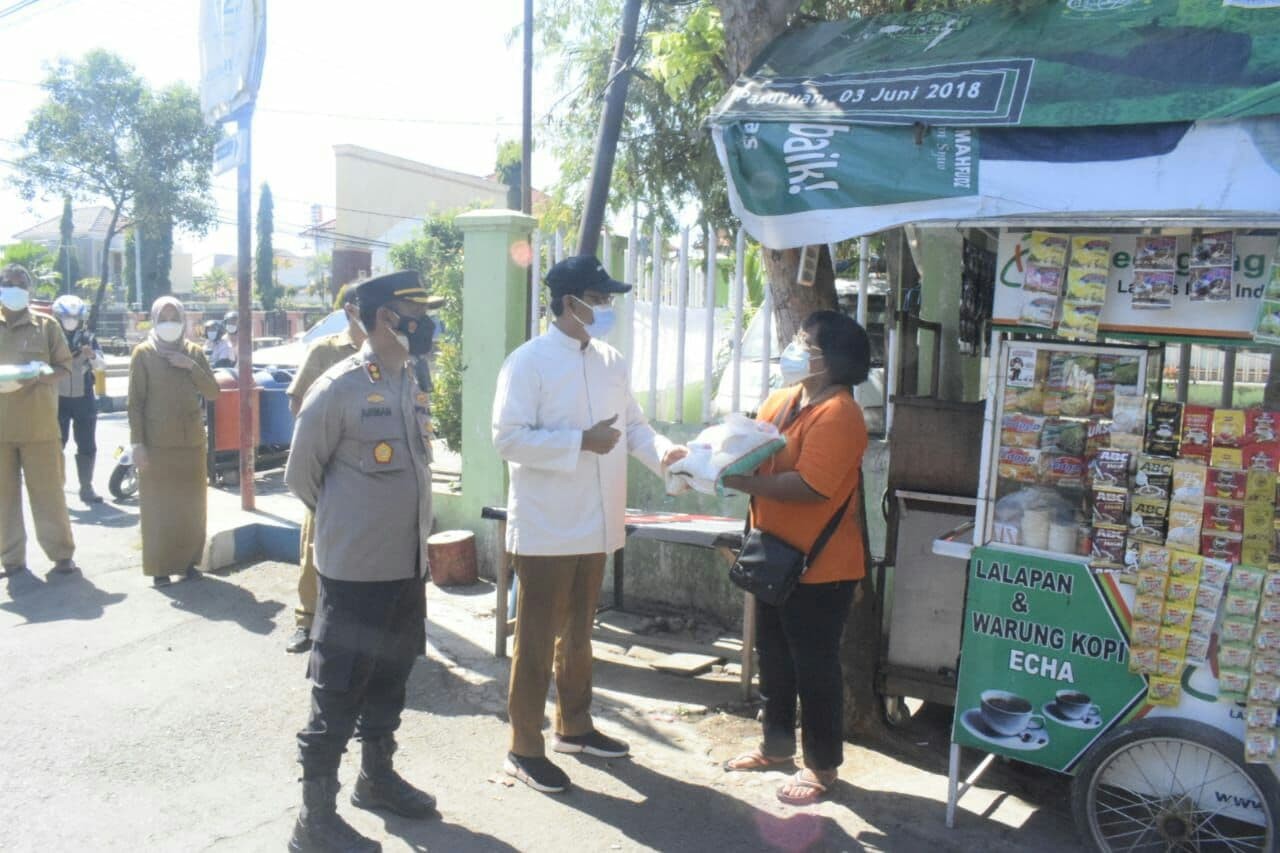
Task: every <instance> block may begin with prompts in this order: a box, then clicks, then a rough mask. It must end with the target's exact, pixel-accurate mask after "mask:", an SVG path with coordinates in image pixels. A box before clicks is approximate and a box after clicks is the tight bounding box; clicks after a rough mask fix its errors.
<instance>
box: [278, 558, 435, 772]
mask: <svg viewBox="0 0 1280 853" xmlns="http://www.w3.org/2000/svg"><path fill="white" fill-rule="evenodd" d="M319 581H320V591H319V595H318V597H317V600H316V616H315V622H314V623H313V625H312V629H311V641H312V646H311V658H310V661H309V662H308V665H307V677H308V678H309V679H310V680H311V716H310V719H309V720H308V721H307V725H306V728H304V729H303V730H302V731H300V732H298V752H299V761H301V763H302V775H303V777H304V778H308V779H312V778H319V777H323V776H334V775H336V774H337V772H338V765H339V764H340V763H341V761H342V753H343V752H345V751H346V748H347V742H348V741H350V740H351V736H352V734H353V733H355V734H356V735H357V736H358V737H359V738H360V739H361V740H373V739H377V738H380V737H385V736H386V735H390V734H392V733H393V732H395V730H396V729H397V728H399V726H400V714H401V712H403V711H404V703H405V685H406V684H407V683H408V681H409V673H410V672H411V671H412V670H413V664H414V661H415V660H417V658H418V656H419V655H421V654H423V653H424V652H425V651H426V629H425V625H424V619H425V617H426V599H425V590H424V588H423V579H422V577H421V576H419V577H414V578H409V579H406V580H397V581H372V582H358V581H339V580H333V579H331V578H327V577H325V576H324V575H320V576H319Z"/></svg>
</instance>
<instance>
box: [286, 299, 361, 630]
mask: <svg viewBox="0 0 1280 853" xmlns="http://www.w3.org/2000/svg"><path fill="white" fill-rule="evenodd" d="M341 304H342V310H343V311H344V312H345V313H346V315H347V328H346V329H344V330H343V331H341V332H339V333H338V334H336V335H326V336H324V337H323V338H319V339H317V340H316V341H315V342H314V343H312V344H311V346H310V347H309V348H308V349H307V354H306V356H305V357H304V358H303V359H302V365H301V366H300V367H299V368H298V372H297V373H296V374H295V375H294V377H293V382H291V383H289V389H288V390H287V391H286V392H285V393H286V394H288V395H289V411H290V412H292V413H293V416H294V417H295V418H296V417H297V416H298V411H299V410H300V409H301V408H302V401H303V399H304V398H305V397H306V396H307V391H309V390H310V389H311V386H312V385H313V384H314V383H315V381H316V380H317V379H319V378H320V376H321V375H322V374H323V373H324V372H325V371H327V370H328V369H329V368H331V367H333V366H334V365H335V364H337V363H338V362H340V361H342V360H343V359H344V358H350V357H351V356H353V355H355V354H356V353H357V352H359V351H360V347H362V346H364V341H365V337H366V335H365V333H364V327H363V326H361V325H360V309H359V308H358V307H357V306H356V285H355V284H354V283H352V284H348V285H347V286H346V287H344V288H343V289H342V300H341ZM315 523H316V519H315V515H314V514H313V513H312V512H311V510H309V509H308V510H306V511H305V512H304V513H303V516H302V530H301V533H300V541H299V543H298V558H299V562H300V564H301V566H300V568H301V570H302V571H301V573H300V574H299V576H298V606H297V607H295V608H294V610H293V614H294V619H295V621H296V623H297V630H295V631H294V632H293V636H292V637H290V638H289V642H288V643H287V644H286V645H285V650H286V651H288V652H292V653H298V652H305V651H306V650H307V649H309V648H311V622H312V620H313V619H314V618H315V612H316V559H315V547H314V546H315Z"/></svg>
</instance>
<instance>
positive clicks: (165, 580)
mask: <svg viewBox="0 0 1280 853" xmlns="http://www.w3.org/2000/svg"><path fill="white" fill-rule="evenodd" d="M171 583H173V581H172V580H171V579H170V578H169V576H168V575H156V576H155V577H153V578H152V579H151V585H152V586H168V585H169V584H171Z"/></svg>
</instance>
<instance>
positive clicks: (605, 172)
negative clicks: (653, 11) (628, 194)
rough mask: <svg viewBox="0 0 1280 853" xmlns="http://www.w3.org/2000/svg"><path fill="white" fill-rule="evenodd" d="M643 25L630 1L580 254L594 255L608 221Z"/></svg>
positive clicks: (608, 90) (636, 3) (635, 1)
mask: <svg viewBox="0 0 1280 853" xmlns="http://www.w3.org/2000/svg"><path fill="white" fill-rule="evenodd" d="M639 24H640V0H627V5H626V6H625V7H624V8H623V10H622V34H621V35H619V36H618V43H617V46H616V47H615V48H614V51H613V62H611V63H609V82H608V84H607V85H606V86H605V95H604V113H603V115H601V117H600V135H599V136H598V137H597V138H596V159H595V163H594V164H593V165H592V166H591V182H590V184H589V187H588V190H587V205H586V209H585V210H583V211H582V230H581V231H580V232H579V234H578V254H580V255H594V254H596V249H597V248H598V246H599V244H600V227H601V226H602V225H603V224H604V210H605V204H606V202H608V200H609V182H610V180H611V179H612V178H613V159H614V155H615V154H616V153H617V151H618V135H619V134H620V133H621V131H622V117H623V114H624V113H625V111H626V105H627V87H628V86H629V85H630V84H631V67H632V62H633V61H634V59H635V52H636V28H637V27H638V26H639Z"/></svg>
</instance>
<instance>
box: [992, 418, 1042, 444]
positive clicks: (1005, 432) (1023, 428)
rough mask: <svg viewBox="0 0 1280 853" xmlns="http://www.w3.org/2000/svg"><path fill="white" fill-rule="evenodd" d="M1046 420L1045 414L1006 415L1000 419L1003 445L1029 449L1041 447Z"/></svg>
mask: <svg viewBox="0 0 1280 853" xmlns="http://www.w3.org/2000/svg"><path fill="white" fill-rule="evenodd" d="M1046 420H1047V418H1045V417H1044V416H1043V415H1024V414H1012V415H1005V416H1004V418H1003V419H1002V420H1001V421H1000V444H1001V445H1002V446H1003V447H1023V448H1028V449H1036V448H1038V447H1040V437H1041V433H1043V432H1044V428H1045V421H1046Z"/></svg>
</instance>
